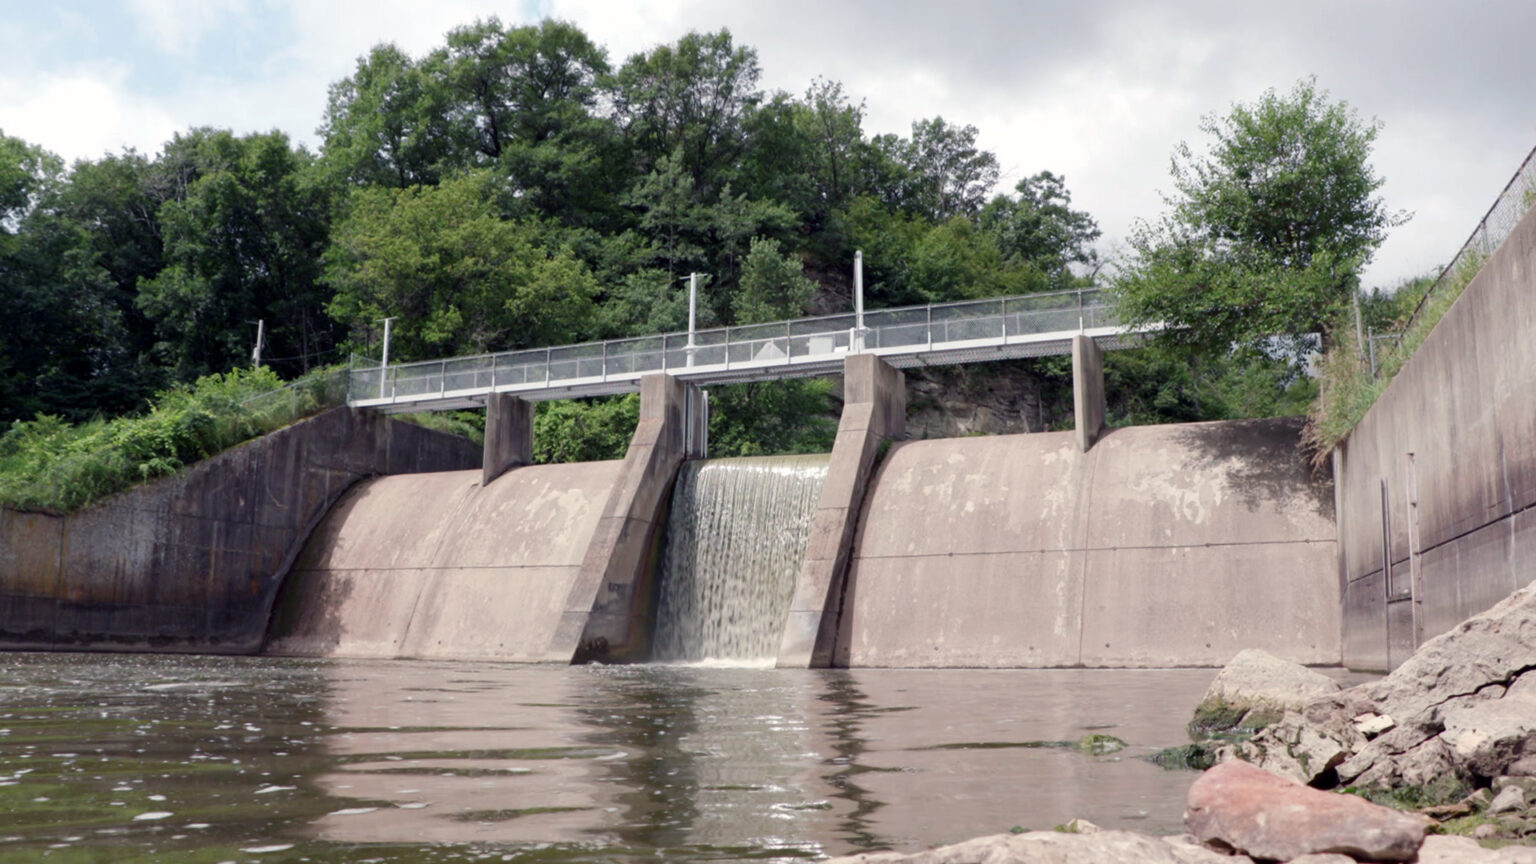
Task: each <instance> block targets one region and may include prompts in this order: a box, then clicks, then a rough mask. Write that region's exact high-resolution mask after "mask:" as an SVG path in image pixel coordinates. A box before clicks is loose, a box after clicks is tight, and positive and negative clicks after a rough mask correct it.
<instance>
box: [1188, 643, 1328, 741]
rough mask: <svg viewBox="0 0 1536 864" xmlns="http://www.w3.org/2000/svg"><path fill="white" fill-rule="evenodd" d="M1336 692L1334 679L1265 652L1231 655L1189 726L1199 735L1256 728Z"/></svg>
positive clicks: (1206, 693) (1243, 652)
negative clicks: (1229, 660)
mask: <svg viewBox="0 0 1536 864" xmlns="http://www.w3.org/2000/svg"><path fill="white" fill-rule="evenodd" d="M1337 692H1339V685H1338V683H1337V682H1335V681H1334V680H1333V679H1332V678H1329V677H1328V676H1326V675H1322V674H1320V673H1317V672H1314V671H1312V670H1311V669H1308V668H1307V667H1305V666H1302V665H1300V664H1298V663H1292V662H1290V661H1289V660H1282V659H1280V658H1279V657H1276V656H1275V655H1273V654H1270V653H1269V652H1268V651H1261V650H1259V649H1256V648H1251V649H1249V650H1247V651H1242V652H1239V653H1238V655H1237V656H1236V657H1233V658H1232V660H1231V662H1229V663H1228V664H1227V665H1226V666H1225V667H1223V668H1222V670H1221V672H1219V673H1217V675H1216V680H1214V681H1212V682H1211V686H1210V687H1209V688H1207V689H1206V691H1205V696H1204V697H1203V698H1202V699H1201V700H1200V706H1199V707H1198V708H1196V709H1195V719H1194V721H1193V722H1192V723H1191V724H1190V728H1191V730H1193V731H1196V732H1197V733H1200V732H1203V733H1210V732H1219V731H1224V730H1226V729H1231V728H1244V729H1259V728H1263V727H1264V726H1267V725H1269V724H1270V723H1273V722H1274V721H1276V720H1278V719H1280V718H1281V716H1282V715H1284V714H1285V712H1287V711H1300V710H1301V709H1302V708H1303V707H1305V706H1306V705H1307V703H1309V702H1311V701H1313V700H1314V699H1317V698H1319V697H1322V696H1328V695H1331V694H1334V693H1337Z"/></svg>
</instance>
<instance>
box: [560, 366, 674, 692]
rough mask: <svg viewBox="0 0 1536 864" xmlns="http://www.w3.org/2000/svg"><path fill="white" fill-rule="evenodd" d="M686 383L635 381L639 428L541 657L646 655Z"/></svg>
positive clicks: (627, 658)
mask: <svg viewBox="0 0 1536 864" xmlns="http://www.w3.org/2000/svg"><path fill="white" fill-rule="evenodd" d="M691 391H696V388H694V387H693V386H692V385H691V384H685V383H683V382H682V381H679V380H677V379H675V378H673V377H671V376H670V375H647V376H646V377H644V378H642V379H641V381H640V423H639V425H638V426H637V427H636V428H635V435H634V437H633V438H631V439H630V442H629V451H628V452H627V453H626V454H625V456H624V461H623V463H622V465H621V466H620V468H619V471H618V475H617V477H616V478H615V479H614V482H613V484H612V491H611V492H610V493H609V494H608V497H607V501H606V503H605V504H604V505H603V508H602V516H601V518H600V519H599V521H598V523H597V528H596V529H595V530H594V531H593V533H592V541H591V543H590V545H588V547H587V549H586V554H585V557H584V558H583V560H582V564H581V570H580V573H579V574H578V575H577V577H576V579H575V581H574V582H573V583H572V585H571V589H570V592H569V594H568V595H567V596H566V598H565V606H564V612H563V614H562V616H561V620H560V625H559V627H558V629H557V630H556V631H555V633H554V635H553V636H552V637H551V638H550V641H549V647H548V649H547V651H546V652H545V658H546V659H548V660H551V661H556V662H571V661H572V660H574V661H576V662H588V661H592V660H600V661H607V662H636V661H640V660H644V659H646V658H647V656H648V655H649V652H650V632H651V627H652V623H653V622H652V619H653V617H654V614H655V600H656V597H655V595H656V592H655V585H654V575H655V571H656V567H655V559H656V555H657V550H658V547H659V544H660V542H661V539H662V538H661V532H662V530H664V529H665V527H666V524H667V520H666V511H667V502H668V499H669V497H670V495H671V492H672V482H673V481H674V480H675V479H676V477H677V468H678V466H679V465H681V464H682V462H683V457H684V456H685V455H686V453H687V450H688V445H689V443H690V441H689V439H690V435H689V432H688V426H689V422H690V415H689V411H688V405H689V402H690V400H692V401H694V402H695V403H696V404H702V401H703V400H701V399H700V398H699V397H698V396H697V395H696V393H695V394H694V395H690V392H691Z"/></svg>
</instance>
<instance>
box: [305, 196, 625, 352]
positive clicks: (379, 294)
mask: <svg viewBox="0 0 1536 864" xmlns="http://www.w3.org/2000/svg"><path fill="white" fill-rule="evenodd" d="M493 177H494V175H490V174H486V173H478V174H470V175H466V176H463V177H459V178H455V179H453V180H449V181H445V182H444V183H442V184H441V185H439V186H436V187H416V188H412V189H363V190H358V191H357V192H355V193H354V194H353V196H352V199H351V202H350V204H349V208H350V209H349V212H348V214H347V216H346V217H345V218H344V219H343V220H342V221H341V222H340V223H338V224H337V226H336V230H335V232H334V236H333V239H332V244H331V246H330V248H329V249H328V250H327V252H326V254H325V262H326V269H325V281H326V283H327V284H328V285H329V286H330V287H331V288H332V289H333V290H334V292H335V296H334V297H333V298H332V300H331V302H330V304H329V307H328V308H329V311H330V313H331V315H332V316H333V317H335V318H336V320H338V321H340V322H342V323H343V324H345V325H346V326H347V327H348V328H349V329H350V331H351V333H352V335H353V340H354V344H358V345H361V344H362V343H363V342H364V341H365V340H366V339H367V338H368V336H369V334H371V333H373V332H374V331H376V330H377V327H378V324H377V322H378V321H379V320H380V319H383V318H385V317H390V316H392V317H396V318H398V319H399V320H398V322H397V323H396V325H395V327H396V329H395V331H394V333H395V334H398V335H397V336H396V337H395V341H394V342H392V345H391V351H392V353H393V356H396V357H399V358H401V359H421V358H425V357H444V356H452V355H455V354H473V353H479V352H484V351H494V350H503V349H510V348H525V347H530V346H535V347H536V346H546V345H561V344H567V343H571V342H576V341H579V340H581V339H585V338H588V337H590V336H591V335H593V330H594V329H595V319H596V315H595V310H594V309H593V305H592V298H593V297H594V295H595V294H596V292H597V286H596V283H595V282H594V280H593V278H592V274H591V271H590V270H589V269H588V268H587V266H586V265H585V264H584V263H583V262H581V261H580V260H578V259H576V258H575V257H574V256H573V255H571V253H570V251H569V250H568V249H566V248H564V247H563V246H560V245H559V237H560V235H559V233H558V232H555V231H552V230H549V229H548V227H547V226H544V225H541V224H540V223H538V222H534V221H515V222H514V221H508V220H504V219H502V218H500V216H499V214H498V212H497V208H496V205H495V203H494V201H493V200H492V194H491V191H490V190H488V189H487V186H488V185H493Z"/></svg>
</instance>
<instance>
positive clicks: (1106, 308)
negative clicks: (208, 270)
mask: <svg viewBox="0 0 1536 864" xmlns="http://www.w3.org/2000/svg"><path fill="white" fill-rule="evenodd" d="M1147 329H1151V328H1143V329H1140V330H1135V329H1130V328H1124V327H1120V326H1118V324H1117V323H1116V321H1115V319H1114V316H1113V309H1112V307H1111V306H1110V304H1109V303H1108V302H1107V298H1105V297H1104V295H1103V292H1102V291H1101V290H1099V289H1086V290H1080V291H1057V292H1050V293H1043V294H1027V295H1021V296H1015V297H995V298H989V299H985V300H968V301H963V302H958V303H936V304H930V305H927V306H908V307H902V308H897V309H879V310H873V311H868V312H852V313H847V314H842V315H828V316H823V317H818V318H798V319H795V320H793V321H779V322H774V323H771V324H751V325H747V326H742V327H719V328H714V329H709V330H697V331H694V332H693V333H691V334H690V333H667V334H661V335H656V336H640V337H636V338H631V339H615V340H610V341H607V342H589V343H586V344H583V345H567V346H562V347H557V348H538V349H533V350H522V351H504V352H501V353H497V354H481V355H477V356H473V357H454V358H449V359H444V360H428V361H424V362H419V363H401V364H398V365H393V366H388V367H377V366H375V367H371V368H356V369H353V370H352V372H351V380H350V387H349V389H348V399H347V404H349V405H351V406H352V407H354V408H371V409H375V410H380V411H383V412H385V413H396V412H402V413H403V412H414V411H424V410H453V409H460V408H475V407H480V406H482V405H484V404H485V401H486V399H487V397H488V396H489V395H490V394H492V393H506V394H509V395H513V396H517V397H520V398H522V399H525V400H529V401H540V400H548V399H565V398H570V397H577V396H609V395H614V394H618V393H632V392H635V391H638V390H639V389H640V378H641V377H642V376H644V375H647V374H651V373H656V372H665V373H666V374H668V375H672V376H674V377H676V378H679V379H681V380H683V381H687V382H689V383H691V384H695V385H699V386H707V385H710V384H730V383H739V382H747V381H769V380H776V379H782V378H799V377H810V376H818V375H831V374H838V373H841V372H842V368H843V360H844V359H845V358H847V357H849V356H850V355H854V354H873V355H875V356H878V357H880V358H881V359H882V360H883V361H885V362H886V363H887V364H889V365H890V366H893V367H895V368H898V369H904V368H909V367H913V366H937V365H947V364H955V363H973V362H977V361H983V360H1006V359H1012V358H1017V357H1041V356H1045V355H1049V354H1068V353H1071V350H1072V337H1073V336H1078V335H1082V336H1087V337H1089V338H1092V339H1093V340H1094V341H1095V342H1097V343H1098V344H1099V345H1100V347H1102V348H1123V347H1129V346H1130V345H1132V344H1134V343H1135V341H1136V338H1135V337H1136V336H1137V335H1138V334H1140V333H1142V332H1145V331H1146V330H1147Z"/></svg>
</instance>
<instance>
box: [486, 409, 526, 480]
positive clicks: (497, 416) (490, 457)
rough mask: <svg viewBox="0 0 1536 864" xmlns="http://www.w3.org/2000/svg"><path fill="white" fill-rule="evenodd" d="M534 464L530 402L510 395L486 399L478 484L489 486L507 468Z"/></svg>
mask: <svg viewBox="0 0 1536 864" xmlns="http://www.w3.org/2000/svg"><path fill="white" fill-rule="evenodd" d="M531 464H533V403H532V402H529V401H527V400H525V399H519V398H517V397H516V396H513V395H512V394H510V393H492V394H491V395H490V396H488V397H486V400H485V456H484V457H483V458H482V460H481V462H480V485H482V486H489V485H491V481H492V480H495V479H496V478H497V477H500V476H501V475H502V474H504V473H505V472H506V471H507V470H508V469H510V468H516V467H517V466H519V465H531Z"/></svg>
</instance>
